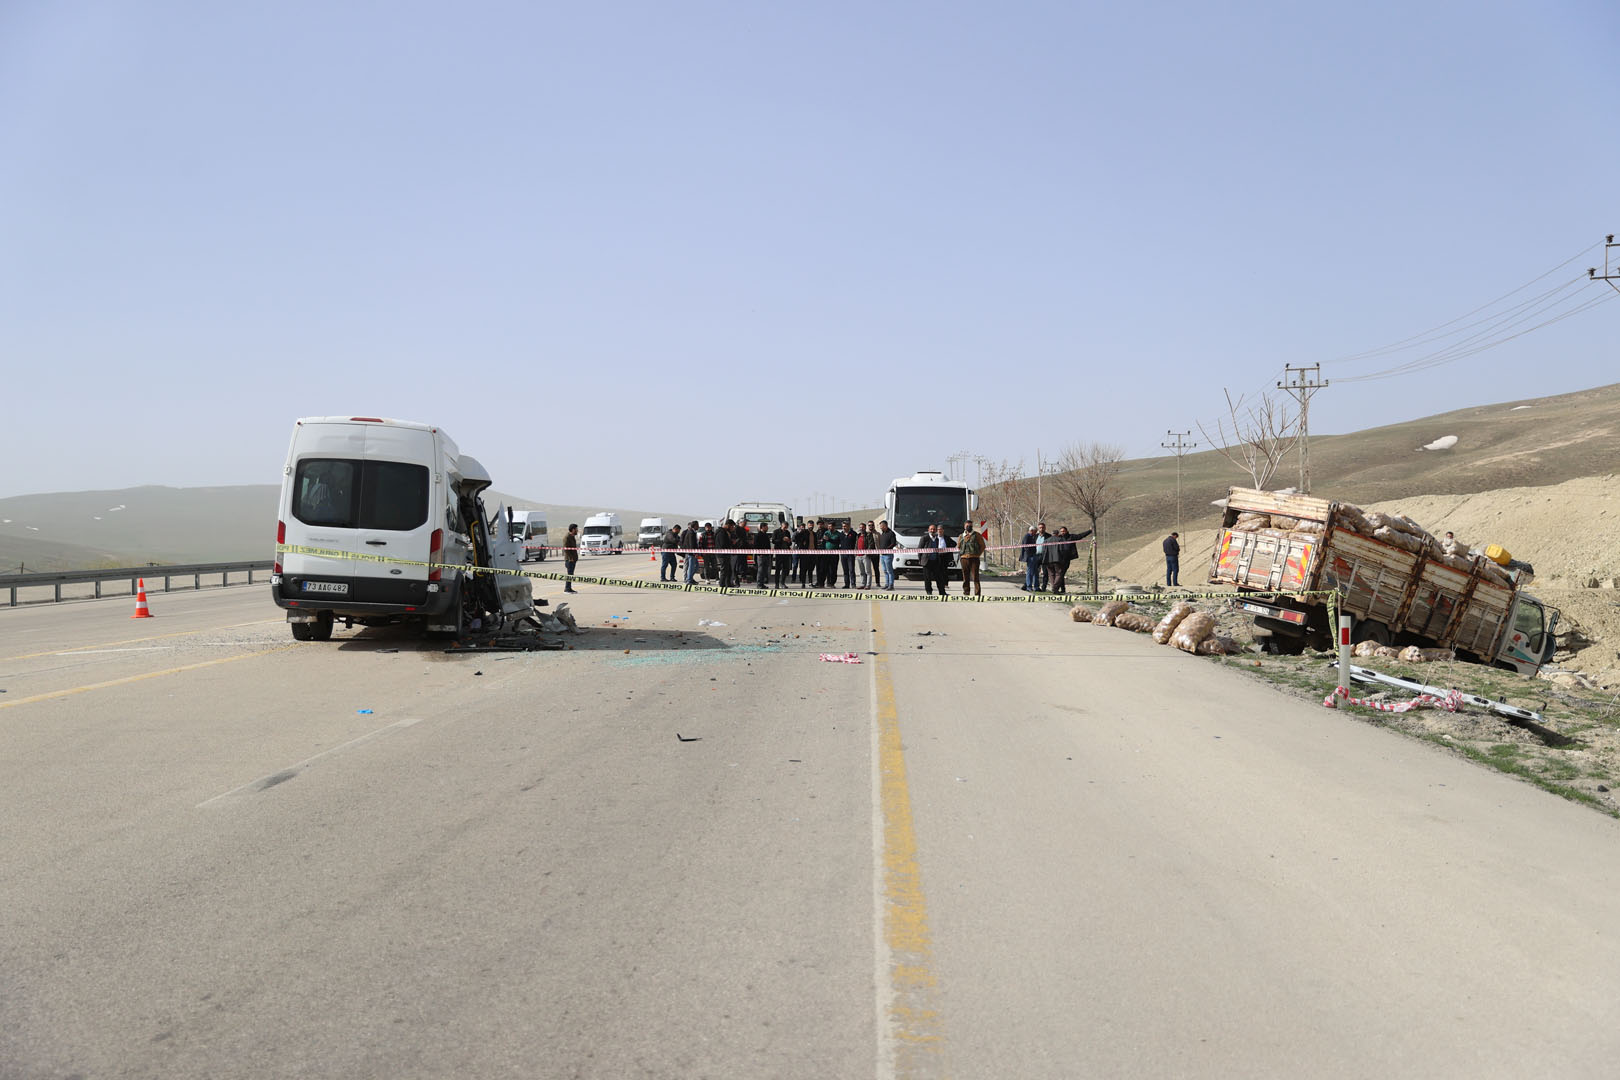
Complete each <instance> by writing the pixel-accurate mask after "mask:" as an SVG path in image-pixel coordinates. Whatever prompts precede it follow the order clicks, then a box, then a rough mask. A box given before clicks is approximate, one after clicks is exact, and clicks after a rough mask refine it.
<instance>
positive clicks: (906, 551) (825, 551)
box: [523, 535, 1093, 559]
mask: <svg viewBox="0 0 1620 1080" xmlns="http://www.w3.org/2000/svg"><path fill="white" fill-rule="evenodd" d="M1046 539H1047V542H1048V543H1051V542H1053V541H1057V542H1060V543H1073V544H1077V545H1078V544H1085V545H1086V546H1088V547H1089V546H1091V545H1092V543H1093V542H1092V540H1091V538H1090V537H1087V538H1086V539H1084V540H1075V539H1074V538H1072V537H1058V536H1056V535H1052V536H1048V537H1047V538H1046ZM523 550H524V551H578V552H580V553H581V554H583V555H639V554H641V553H642V552H643V551H649V552H652V553H653V554H654V556H657V555H697V556H699V557H702V556H704V555H759V554H765V555H801V556H802V555H811V556H815V555H915V554H917V552H919V551H921V550H922V548H921V547H897V548H846V547H835V548H828V547H813V548H799V547H793V548H779V547H746V548H667V547H648V548H639V547H588V546H586V545H584V544H581V545H580V546H579V547H577V548H570V547H568V546H566V545H563V544H524V545H523ZM934 550H935V551H938V552H939V553H941V554H943V555H960V554H961V549H960V548H958V547H956V546H955V545H952V546H951V547H946V548H935V549H934ZM984 550H985V551H1024V550H1039V549H1037V548H1031V547H1030V545H1028V544H987V545H985V548H984ZM968 558H970V559H971V558H973V556H971V555H970V556H968Z"/></svg>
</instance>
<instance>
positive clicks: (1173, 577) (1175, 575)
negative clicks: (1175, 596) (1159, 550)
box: [1164, 533, 1181, 585]
mask: <svg viewBox="0 0 1620 1080" xmlns="http://www.w3.org/2000/svg"><path fill="white" fill-rule="evenodd" d="M1180 535H1181V534H1180V533H1171V534H1170V535H1169V536H1167V537H1165V538H1164V583H1165V584H1166V585H1180V584H1181V541H1180V540H1178V539H1177V537H1179V536H1180Z"/></svg>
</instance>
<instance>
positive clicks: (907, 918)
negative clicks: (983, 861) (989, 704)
mask: <svg viewBox="0 0 1620 1080" xmlns="http://www.w3.org/2000/svg"><path fill="white" fill-rule="evenodd" d="M881 606H882V605H880V604H878V603H876V602H874V603H873V604H872V605H871V610H872V629H873V631H874V632H873V634H872V645H873V651H874V653H875V655H874V656H873V658H872V705H873V720H874V724H873V741H874V745H875V748H876V750H875V754H874V759H873V767H874V770H875V772H876V777H875V779H874V783H875V787H876V794H877V801H878V809H879V818H880V821H879V822H877V823H876V824H875V830H876V831H878V832H879V835H878V836H877V837H876V838H875V846H876V848H877V867H876V871H877V875H878V877H879V879H880V880H879V882H878V887H877V889H876V892H877V903H878V905H879V911H878V915H877V924H878V926H877V932H878V941H879V947H878V954H879V955H878V965H879V971H878V993H879V1002H878V1050H879V1062H878V1065H879V1068H878V1075H879V1077H883V1078H887V1077H896V1078H901V1080H912V1078H921V1077H940V1076H944V1075H946V1068H945V1040H944V1034H943V1031H942V1024H941V1018H940V1014H939V1009H938V1004H937V998H938V993H939V980H938V978H937V977H936V976H935V974H934V969H933V941H932V938H931V937H930V935H929V930H928V902H927V898H926V897H925V896H924V894H923V881H922V867H921V866H920V865H919V864H918V862H917V836H916V832H915V830H914V829H913V826H912V818H911V789H910V787H909V786H908V785H907V782H906V755H905V745H904V743H903V742H902V740H901V736H900V714H899V710H898V709H897V708H896V707H895V700H894V681H893V678H892V677H891V675H890V672H889V647H888V640H887V638H886V637H885V636H884V633H883V613H882V611H881Z"/></svg>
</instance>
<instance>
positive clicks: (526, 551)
mask: <svg viewBox="0 0 1620 1080" xmlns="http://www.w3.org/2000/svg"><path fill="white" fill-rule="evenodd" d="M519 539H521V540H522V541H523V561H524V562H528V561H529V560H530V559H534V560H536V561H537V562H545V561H546V547H547V545H548V544H550V542H551V541H550V534H549V533H548V532H547V531H546V512H545V511H544V510H530V511H529V512H528V513H527V514H526V515H524V518H523V531H522V533H521V534H520V536H519Z"/></svg>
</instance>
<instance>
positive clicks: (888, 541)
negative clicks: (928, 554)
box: [877, 521, 900, 592]
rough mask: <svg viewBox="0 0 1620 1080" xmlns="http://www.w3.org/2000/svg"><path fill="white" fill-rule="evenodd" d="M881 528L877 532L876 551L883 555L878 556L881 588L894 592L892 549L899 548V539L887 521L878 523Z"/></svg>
mask: <svg viewBox="0 0 1620 1080" xmlns="http://www.w3.org/2000/svg"><path fill="white" fill-rule="evenodd" d="M879 524H881V525H882V526H883V528H881V529H879V530H878V539H877V544H878V550H879V551H881V552H884V553H885V554H883V555H881V556H879V561H880V562H881V563H882V566H883V588H884V589H885V590H887V591H888V592H894V549H895V548H897V547H899V546H900V538H899V537H898V536H896V535H895V534H894V530H893V529H891V528H889V523H888V522H887V521H883V522H879Z"/></svg>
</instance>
